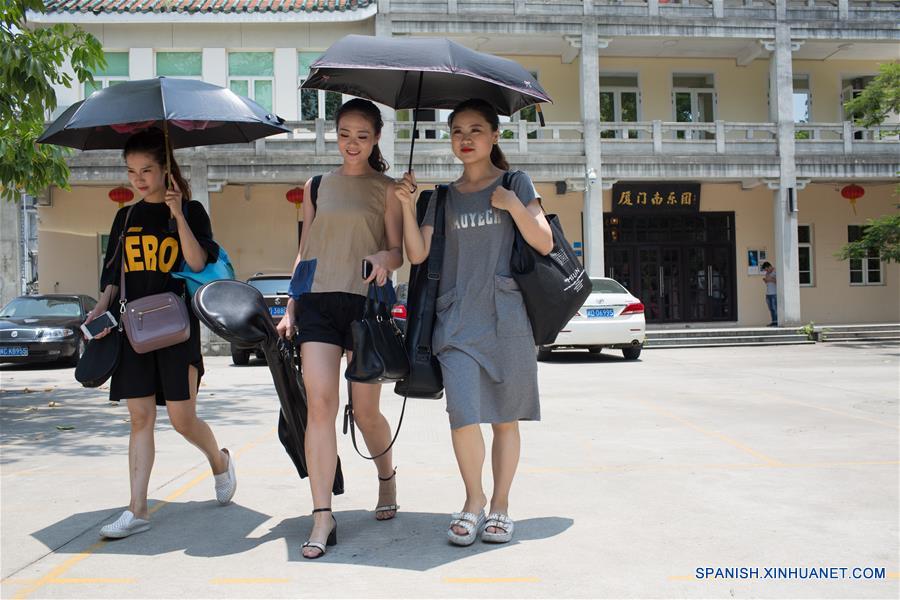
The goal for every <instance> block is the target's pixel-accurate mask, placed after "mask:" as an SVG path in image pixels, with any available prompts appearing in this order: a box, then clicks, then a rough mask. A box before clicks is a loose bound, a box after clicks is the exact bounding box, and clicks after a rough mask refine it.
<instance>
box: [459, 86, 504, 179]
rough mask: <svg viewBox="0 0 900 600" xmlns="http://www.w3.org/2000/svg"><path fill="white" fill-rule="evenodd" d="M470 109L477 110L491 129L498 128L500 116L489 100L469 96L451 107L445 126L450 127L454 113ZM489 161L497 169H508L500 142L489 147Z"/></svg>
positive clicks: (496, 129)
mask: <svg viewBox="0 0 900 600" xmlns="http://www.w3.org/2000/svg"><path fill="white" fill-rule="evenodd" d="M470 110H471V111H474V112H477V113H478V114H480V115H481V116H482V117H484V120H485V121H487V122H488V123H489V124H490V126H491V131H498V130H499V129H500V117H499V116H497V110H496V109H495V108H494V107H493V106H492V105H491V104H490V103H489V102H486V101H484V100H482V99H481V98H470V99H468V100H463V101H462V102H460V103H459V104H457V105H456V106H455V107H454V108H453V112H452V113H450V116H449V117H448V118H447V127H449V128H451V129H452V128H453V119H454V118H455V117H456V115H458V114H460V113H463V112H466V111H470ZM491 162H492V163H493V164H494V166H495V167H497V168H498V169H503V170H504V171H509V163H508V162H507V161H506V156H505V155H504V154H503V150H501V149H500V144H494V145H493V147H492V148H491Z"/></svg>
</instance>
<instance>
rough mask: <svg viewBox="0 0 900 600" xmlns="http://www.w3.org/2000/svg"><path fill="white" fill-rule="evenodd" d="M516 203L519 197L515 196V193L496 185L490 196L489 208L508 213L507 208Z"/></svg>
mask: <svg viewBox="0 0 900 600" xmlns="http://www.w3.org/2000/svg"><path fill="white" fill-rule="evenodd" d="M518 201H519V197H518V196H516V194H515V192H513V191H511V190H508V189H506V188H505V187H503V186H502V185H498V186H497V188H496V189H495V190H494V193H493V194H491V206H493V207H494V208H499V209H500V210H506V211H508V210H509V207H510V206H512V205H513V203H514V202H518Z"/></svg>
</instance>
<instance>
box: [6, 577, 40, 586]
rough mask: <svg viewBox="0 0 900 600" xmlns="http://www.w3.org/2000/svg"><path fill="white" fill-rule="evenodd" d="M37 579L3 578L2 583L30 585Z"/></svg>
mask: <svg viewBox="0 0 900 600" xmlns="http://www.w3.org/2000/svg"><path fill="white" fill-rule="evenodd" d="M35 581H37V579H15V578H13V579H3V580H0V583H5V584H9V585H28V584H30V583H34V582H35Z"/></svg>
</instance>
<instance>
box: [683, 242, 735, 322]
mask: <svg viewBox="0 0 900 600" xmlns="http://www.w3.org/2000/svg"><path fill="white" fill-rule="evenodd" d="M685 251H686V256H685V261H686V264H685V268H686V269H687V273H686V275H687V286H686V289H685V294H686V312H687V314H686V320H688V321H723V320H725V321H727V320H732V319H733V317H732V315H733V314H734V307H733V298H732V293H731V290H732V288H733V283H734V281H733V279H734V273H733V271H732V268H731V248H729V247H724V246H699V247H689V248H686V249H685Z"/></svg>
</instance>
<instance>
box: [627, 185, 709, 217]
mask: <svg viewBox="0 0 900 600" xmlns="http://www.w3.org/2000/svg"><path fill="white" fill-rule="evenodd" d="M612 192H613V193H612V212H613V213H614V214H624V213H643V214H655V213H673V212H679V213H685V212H690V213H695V212H700V184H699V183H666V182H659V183H655V182H654V183H615V184H613V189H612Z"/></svg>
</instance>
